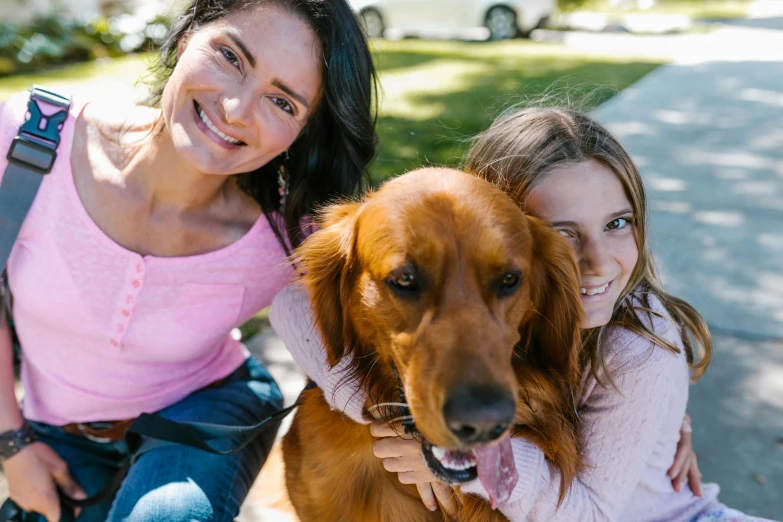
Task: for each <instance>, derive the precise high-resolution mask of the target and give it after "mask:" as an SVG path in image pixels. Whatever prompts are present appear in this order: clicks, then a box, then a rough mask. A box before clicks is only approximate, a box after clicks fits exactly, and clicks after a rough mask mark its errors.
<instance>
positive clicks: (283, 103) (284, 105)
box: [272, 98, 294, 114]
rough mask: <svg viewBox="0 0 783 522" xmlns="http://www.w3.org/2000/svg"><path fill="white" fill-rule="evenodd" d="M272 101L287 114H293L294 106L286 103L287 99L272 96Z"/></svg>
mask: <svg viewBox="0 0 783 522" xmlns="http://www.w3.org/2000/svg"><path fill="white" fill-rule="evenodd" d="M272 101H273V102H274V104H275V105H277V106H278V107H279V108H280V109H281V110H283V111H285V112H287V113H288V114H294V107H293V106H292V105H291V104H290V103H288V100H286V99H285V98H272Z"/></svg>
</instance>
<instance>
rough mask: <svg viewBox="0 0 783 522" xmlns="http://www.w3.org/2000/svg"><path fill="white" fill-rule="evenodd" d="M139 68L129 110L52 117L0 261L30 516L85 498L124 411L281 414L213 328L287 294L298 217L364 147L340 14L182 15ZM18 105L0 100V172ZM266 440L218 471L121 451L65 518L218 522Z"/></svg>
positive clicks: (255, 6)
mask: <svg viewBox="0 0 783 522" xmlns="http://www.w3.org/2000/svg"><path fill="white" fill-rule="evenodd" d="M158 72H159V73H160V75H159V80H160V81H159V83H158V85H157V86H156V87H157V88H156V91H155V93H154V96H153V99H152V102H151V103H150V104H149V106H148V107H137V106H134V105H133V103H132V100H119V99H115V100H112V103H111V104H108V105H100V104H98V103H86V102H89V100H77V102H76V103H74V105H73V106H72V108H71V111H70V117H69V119H68V121H67V122H66V124H65V126H64V128H63V129H62V136H61V144H60V147H59V150H58V151H57V161H56V163H55V165H54V168H53V170H52V172H51V173H49V174H47V175H46V176H45V178H44V179H43V182H42V184H41V188H40V190H39V192H38V194H37V197H36V199H35V201H34V203H33V205H32V208H31V209H30V212H29V214H28V215H27V218H26V220H25V222H24V225H23V227H22V229H21V232H20V235H19V237H18V240H17V241H16V243H15V245H14V248H13V250H12V251H11V255H10V258H9V261H8V282H9V284H10V288H11V290H12V291H13V296H14V301H13V317H14V322H15V325H16V330H17V333H18V335H19V340H20V343H21V350H22V384H23V387H24V392H25V396H24V408H23V411H20V408H19V406H18V405H17V402H16V397H15V395H14V375H13V364H12V347H11V339H10V336H9V330H8V328H6V327H4V326H2V322H0V463H2V465H3V468H4V470H5V473H6V476H7V478H8V486H9V491H10V496H11V499H12V500H14V501H15V502H16V503H17V504H19V505H20V506H21V507H22V508H23V509H25V510H26V511H30V512H33V511H34V512H36V513H40V514H42V515H43V516H44V517H45V518H46V519H47V520H49V522H56V521H57V520H59V519H60V504H59V501H58V497H57V490H56V488H55V487H56V486H57V487H59V488H60V489H61V490H62V491H63V492H65V493H66V494H68V495H70V496H73V497H82V498H83V497H84V496H85V495H95V494H97V493H98V492H99V491H101V490H103V488H104V487H105V486H106V485H107V483H108V482H109V480H110V479H111V478H112V477H113V476H114V475H115V473H116V471H117V469H118V468H120V467H121V466H122V464H123V463H124V462H125V461H126V459H127V458H128V454H129V449H128V447H127V445H125V443H124V442H123V431H124V429H125V428H126V427H127V426H128V424H129V423H130V420H131V419H133V418H135V417H137V416H138V415H139V414H141V413H142V412H160V414H161V415H162V416H165V417H168V418H171V419H174V420H178V421H202V422H210V423H218V424H227V425H243V424H244V425H248V424H254V423H256V422H258V421H260V420H261V419H263V418H265V417H267V416H268V415H269V414H270V413H271V412H272V411H274V410H276V409H278V408H279V407H280V406H281V403H282V396H281V394H280V391H279V389H278V388H277V385H276V384H275V382H274V381H273V380H272V378H271V377H270V375H269V374H268V373H267V371H266V369H265V368H264V367H263V366H261V364H260V363H258V362H257V361H255V360H254V359H253V358H251V357H249V353H248V351H247V350H246V349H245V347H244V346H243V345H242V344H241V343H240V342H239V341H238V340H236V339H233V338H232V336H231V335H230V332H231V330H232V329H233V328H235V327H236V326H238V325H240V324H242V323H243V322H245V321H246V320H247V319H249V318H250V317H252V316H253V315H254V314H255V313H257V312H258V311H259V310H260V309H262V308H264V307H266V306H268V305H269V304H270V302H271V300H272V297H273V296H274V295H275V293H276V292H277V291H278V290H279V289H280V288H282V287H284V286H285V285H286V284H287V283H288V282H289V280H290V275H291V273H292V268H291V267H290V265H289V263H288V262H287V251H288V249H289V248H288V247H289V246H290V245H294V246H295V245H296V244H297V243H298V242H299V240H300V233H299V230H300V226H299V223H300V221H301V218H302V216H304V215H306V214H308V213H310V212H311V211H312V209H313V207H315V206H317V205H320V204H323V203H325V202H326V201H328V200H329V199H330V198H333V197H335V196H338V195H343V196H346V195H349V194H351V193H353V192H354V191H356V189H357V188H358V186H359V185H360V180H361V179H362V177H363V176H364V175H365V174H366V167H367V164H368V163H369V161H370V159H371V158H372V157H373V155H374V152H375V132H374V123H375V122H374V114H373V110H372V93H373V85H374V69H373V65H372V59H371V56H370V53H369V51H368V49H367V45H366V42H365V40H364V37H363V34H362V31H361V28H360V26H359V25H358V23H357V21H356V19H355V16H354V14H353V11H352V10H351V8H350V6H349V5H348V4H347V2H346V1H345V0H296V1H293V0H193V1H192V2H191V3H190V6H189V7H188V8H187V9H186V10H185V12H184V13H183V16H182V17H180V18H179V19H178V20H177V22H176V23H175V24H174V26H173V28H172V31H171V34H170V36H169V38H168V40H167V42H166V44H165V46H164V48H163V53H162V57H161V67H160V69H159V71H158ZM27 100H28V95H27V94H26V93H23V94H21V95H20V96H15V97H14V98H12V99H11V100H9V101H8V102H7V103H5V104H4V105H3V106H2V107H0V147H3V153H2V155H0V158H2V159H0V179H2V178H3V177H4V174H3V172H4V171H5V169H6V162H5V156H6V153H5V151H7V150H8V147H9V146H10V145H11V143H12V140H13V138H14V136H15V134H16V133H17V130H18V129H19V126H20V125H21V124H22V123H23V121H24V116H25V111H26V108H27ZM42 109H43V110H44V111H45V113H47V114H50V113H52V112H54V110H53V109H54V108H53V107H50V106H44V107H42ZM9 172H11V171H9ZM5 175H6V176H9V174H8V173H6V174H5ZM11 175H14V174H13V173H12V172H11ZM7 179H8V181H9V182H10V181H11V176H9V177H8V178H7ZM280 181H282V183H279V182H280ZM9 184H10V183H9ZM281 185H282V186H281ZM281 192H282V196H283V201H281ZM2 210H3V209H0V212H2ZM0 221H2V220H0ZM275 430H276V428H275V427H274V426H272V427H271V428H270V429H269V430H268V432H266V433H265V434H264V435H263V436H261V437H259V438H258V439H256V440H255V441H254V442H253V443H252V444H250V445H249V446H247V447H246V448H245V449H244V450H243V451H241V452H240V453H237V454H235V455H232V456H220V455H212V454H209V453H206V452H203V451H200V450H197V449H194V448H190V447H185V446H178V445H169V446H163V447H156V448H154V449H151V450H149V451H144V452H143V453H139V454H136V455H135V458H134V460H133V463H132V464H131V466H130V471H129V472H128V475H127V477H126V479H125V481H124V482H123V484H122V486H121V487H120V489H119V491H118V493H117V495H116V497H115V498H113V499H108V500H107V501H106V502H103V503H102V504H101V505H99V506H95V507H92V508H88V509H85V510H83V511H82V513H81V515H80V516H79V518H78V520H79V521H80V522H84V521H96V522H98V521H101V522H102V521H104V520H107V519H108V520H125V521H144V522H169V521H174V520H196V521H205V520H210V521H219V522H227V521H231V520H234V518H235V517H236V515H237V514H238V512H239V506H240V504H241V503H242V501H243V500H244V498H245V496H246V494H247V492H248V489H249V488H250V486H251V484H252V483H253V481H254V479H255V477H256V475H257V474H258V472H259V470H260V468H261V465H262V464H263V462H264V460H265V459H266V454H267V451H268V450H269V446H270V445H271V443H272V441H273V440H274V437H275ZM20 450H21V451H20ZM35 519H36V520H37V519H38V517H35Z"/></svg>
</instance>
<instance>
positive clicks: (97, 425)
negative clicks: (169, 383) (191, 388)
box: [62, 365, 250, 443]
mask: <svg viewBox="0 0 783 522" xmlns="http://www.w3.org/2000/svg"><path fill="white" fill-rule="evenodd" d="M249 378H250V372H249V371H248V370H247V368H246V367H245V366H244V365H243V366H240V367H239V369H238V370H236V371H235V372H234V373H232V374H231V375H229V376H228V377H223V378H222V379H218V380H216V381H215V382H213V383H212V384H208V385H207V386H204V387H203V388H201V389H200V390H196V391H202V390H209V389H212V388H219V387H220V386H223V385H224V384H226V382H228V381H229V380H236V379H249ZM134 420H136V419H135V418H134V419H125V420H118V421H99V422H72V423H70V424H66V425H65V426H63V427H62V430H63V431H64V432H65V433H69V434H71V435H79V436H80V437H84V438H85V439H89V440H91V441H93V442H100V443H107V442H119V441H121V440H123V439H124V438H125V431H126V430H127V429H128V428H129V427H130V425H131V424H133V421H134Z"/></svg>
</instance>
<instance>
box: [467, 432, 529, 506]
mask: <svg viewBox="0 0 783 522" xmlns="http://www.w3.org/2000/svg"><path fill="white" fill-rule="evenodd" d="M473 454H474V455H475V456H476V467H477V471H478V478H479V480H480V481H481V485H482V486H484V489H486V490H487V493H489V500H490V502H491V503H492V509H495V508H496V507H497V505H498V504H502V503H504V502H505V501H507V500H508V499H509V497H510V496H511V492H512V491H513V490H514V486H515V485H516V484H517V480H518V479H519V474H518V473H517V467H516V466H515V465H514V450H512V449H511V437H509V436H508V435H506V436H505V437H503V439H502V440H501V441H500V442H498V443H495V444H492V445H491V446H485V447H480V448H476V449H474V450H473Z"/></svg>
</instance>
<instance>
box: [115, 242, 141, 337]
mask: <svg viewBox="0 0 783 522" xmlns="http://www.w3.org/2000/svg"><path fill="white" fill-rule="evenodd" d="M146 270H147V267H146V266H145V264H144V259H143V258H142V257H141V256H135V259H133V260H132V261H131V262H130V263H128V271H127V272H126V276H125V277H126V281H125V285H124V286H123V290H122V294H121V295H120V302H119V303H118V306H117V310H116V311H115V313H114V317H113V318H112V324H113V332H112V336H111V339H110V340H109V344H110V345H111V346H112V347H113V348H122V340H123V338H124V337H125V334H126V333H127V331H128V324H129V323H130V320H131V318H132V317H133V310H134V308H135V305H136V301H138V295H139V292H140V291H141V287H142V285H143V282H144V273H145V272H146Z"/></svg>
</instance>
